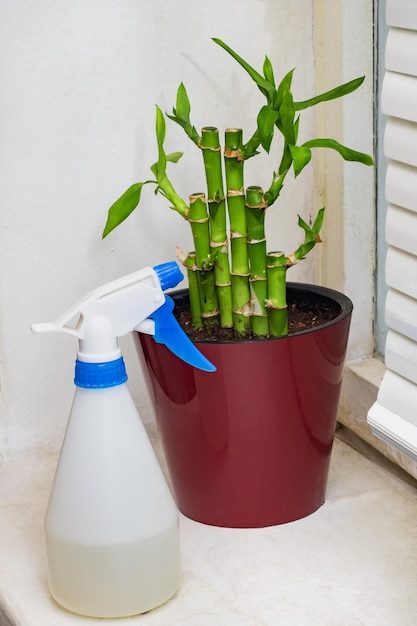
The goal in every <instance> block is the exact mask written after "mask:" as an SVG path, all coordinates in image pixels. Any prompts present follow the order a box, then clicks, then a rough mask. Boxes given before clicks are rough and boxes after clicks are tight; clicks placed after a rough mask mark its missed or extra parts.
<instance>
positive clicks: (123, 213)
mask: <svg viewBox="0 0 417 626" xmlns="http://www.w3.org/2000/svg"><path fill="white" fill-rule="evenodd" d="M148 183H154V184H156V181H154V180H146V181H144V182H142V183H135V184H134V185H131V186H130V187H129V189H127V190H126V191H125V192H124V193H123V194H122V195H121V196H120V198H119V199H118V200H116V202H115V203H114V204H112V206H111V207H110V209H109V212H108V215H107V222H106V225H105V227H104V230H103V234H102V237H103V239H104V238H105V237H107V235H108V234H109V233H111V231H112V230H114V229H115V228H116V227H117V226H119V224H121V223H122V222H124V220H125V219H126V218H127V217H129V215H130V214H131V213H132V211H134V210H135V209H136V207H137V206H138V204H139V202H140V196H141V193H142V187H143V186H144V185H147V184H148Z"/></svg>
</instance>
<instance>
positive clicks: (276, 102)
mask: <svg viewBox="0 0 417 626" xmlns="http://www.w3.org/2000/svg"><path fill="white" fill-rule="evenodd" d="M293 74H294V70H293V69H292V70H290V71H289V72H288V74H286V75H285V76H284V78H283V79H282V81H281V82H280V84H279V85H278V89H277V90H276V92H275V94H274V97H273V99H272V108H273V109H275V110H276V111H278V109H279V108H280V106H281V103H282V98H283V95H284V93H285V92H286V91H291V84H292V77H293Z"/></svg>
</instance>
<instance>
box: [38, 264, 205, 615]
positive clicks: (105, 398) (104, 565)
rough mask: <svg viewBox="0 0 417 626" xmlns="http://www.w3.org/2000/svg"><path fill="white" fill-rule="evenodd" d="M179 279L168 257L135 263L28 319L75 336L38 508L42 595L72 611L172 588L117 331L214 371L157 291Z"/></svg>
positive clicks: (140, 604)
mask: <svg viewBox="0 0 417 626" xmlns="http://www.w3.org/2000/svg"><path fill="white" fill-rule="evenodd" d="M181 279H182V274H181V272H180V270H179V268H178V266H177V264H176V263H166V264H163V265H160V266H157V267H155V268H154V269H152V268H145V269H142V270H139V271H138V272H135V273H133V274H130V275H129V276H126V277H124V278H121V279H120V280H116V281H114V282H112V283H109V284H107V285H105V286H103V287H101V288H99V289H97V290H96V291H93V292H92V293H90V294H89V295H88V296H86V297H85V298H84V299H83V300H81V301H80V302H78V303H77V304H76V305H75V306H74V307H72V308H71V309H70V310H69V311H68V312H67V313H66V314H65V315H63V316H61V317H60V318H59V319H57V320H56V321H55V322H52V323H46V324H34V325H33V326H32V330H33V331H35V332H64V333H68V334H70V335H73V336H75V337H77V338H78V339H79V341H80V344H79V351H78V355H77V360H76V366H75V380H74V382H75V385H76V391H75V395H74V401H73V405H72V409H71V413H70V418H69V421H68V427H67V431H66V435H65V440H64V444H63V447H62V450H61V455H60V459H59V463H58V466H57V470H56V474H55V479H54V483H53V487H52V491H51V495H50V500H49V504H48V508H47V512H46V516H45V539H46V551H47V564H48V580H49V587H50V591H51V594H52V596H53V597H54V598H55V600H57V602H58V603H59V604H61V605H62V606H63V607H65V608H67V609H69V610H70V611H73V612H75V613H80V614H82V615H87V616H91V617H114V618H115V617H124V616H128V615H135V614H138V613H143V612H145V611H149V610H150V609H153V608H155V607H156V606H159V605H160V604H162V603H164V602H165V601H167V600H168V599H169V598H170V597H171V596H172V595H174V593H175V592H176V591H177V589H178V587H179V584H180V549H179V529H178V512H177V509H176V506H175V504H174V502H173V499H172V496H171V493H170V491H169V488H168V486H167V484H166V481H165V478H164V475H163V473H162V470H161V468H160V466H159V464H158V461H157V459H156V457H155V454H154V451H153V448H152V446H151V443H150V441H149V439H148V436H147V434H146V431H145V429H144V426H143V424H142V421H141V420H140V418H139V416H138V413H137V410H136V407H135V405H134V403H133V400H132V398H131V396H130V393H129V390H128V388H127V385H126V380H127V375H126V370H125V366H124V361H123V357H122V356H121V351H120V349H119V347H118V342H117V337H121V336H123V335H126V334H127V333H129V332H131V331H132V330H133V329H136V330H139V331H142V332H146V333H148V334H152V335H154V337H155V340H156V341H158V342H161V343H165V344H166V345H167V346H168V347H169V348H170V349H171V350H172V351H173V352H175V354H177V355H178V356H179V357H181V358H182V359H184V360H185V361H187V362H189V363H190V364H191V365H193V366H195V367H199V368H201V369H204V370H207V371H213V370H214V369H215V368H214V366H212V365H211V363H209V361H207V359H206V358H205V357H204V356H203V355H202V354H201V353H200V352H199V351H198V350H197V349H196V348H195V346H194V345H193V344H192V343H191V342H190V341H189V340H188V338H187V337H186V336H185V335H184V333H183V332H182V330H181V329H180V327H179V326H178V324H177V322H176V320H175V319H174V317H173V315H172V308H173V303H172V300H171V299H170V298H169V297H167V296H165V295H164V293H163V291H164V289H168V288H170V287H174V286H176V285H177V284H178V283H179V282H180V280H181ZM152 318H153V319H152ZM74 319H76V322H75V325H71V323H72V322H73V321H74Z"/></svg>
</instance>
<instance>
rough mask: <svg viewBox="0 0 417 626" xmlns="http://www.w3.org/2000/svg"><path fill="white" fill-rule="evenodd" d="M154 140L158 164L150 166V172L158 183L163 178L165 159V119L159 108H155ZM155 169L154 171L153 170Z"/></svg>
mask: <svg viewBox="0 0 417 626" xmlns="http://www.w3.org/2000/svg"><path fill="white" fill-rule="evenodd" d="M155 126H156V140H157V143H158V162H157V163H156V167H155V166H152V168H151V169H152V172H153V173H154V174H155V176H156V180H157V181H158V183H159V182H160V181H161V180H162V178H164V176H165V172H166V165H167V159H166V154H165V150H164V141H165V118H164V114H163V113H162V111H161V109H160V108H159V106H157V107H156V125H155ZM154 167H155V169H153V168H154Z"/></svg>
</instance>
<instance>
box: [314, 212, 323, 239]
mask: <svg viewBox="0 0 417 626" xmlns="http://www.w3.org/2000/svg"><path fill="white" fill-rule="evenodd" d="M324 212H325V208H324V207H323V208H321V209H320V211H319V212H318V213H317V216H316V219H315V220H314V224H313V227H312V229H313V232H314V234H315V235H316V236H318V235H319V234H320V231H321V229H322V226H323V221H324Z"/></svg>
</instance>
